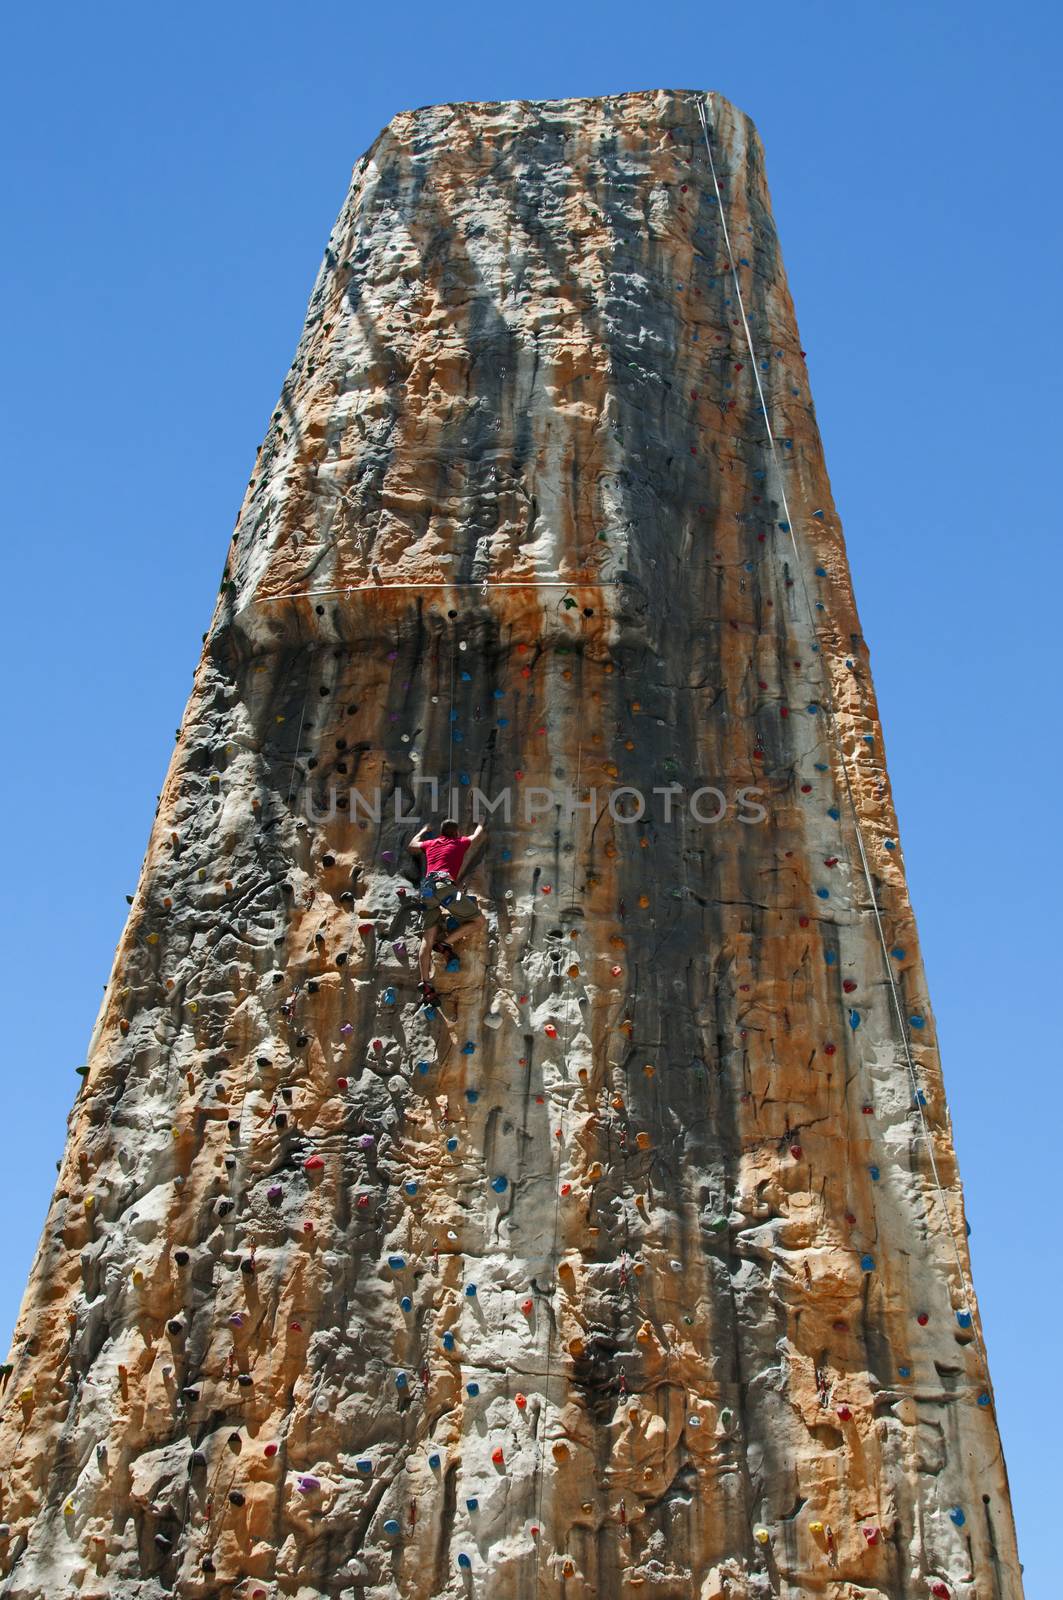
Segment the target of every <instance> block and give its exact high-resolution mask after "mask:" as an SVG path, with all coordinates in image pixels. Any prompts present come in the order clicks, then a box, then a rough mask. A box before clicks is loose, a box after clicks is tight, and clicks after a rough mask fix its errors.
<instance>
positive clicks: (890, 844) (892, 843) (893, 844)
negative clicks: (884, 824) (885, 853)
mask: <svg viewBox="0 0 1063 1600" xmlns="http://www.w3.org/2000/svg"><path fill="white" fill-rule="evenodd" d="M882 843H883V844H884V845H885V847H886V849H887V850H896V848H897V841H896V839H883V841H882Z"/></svg>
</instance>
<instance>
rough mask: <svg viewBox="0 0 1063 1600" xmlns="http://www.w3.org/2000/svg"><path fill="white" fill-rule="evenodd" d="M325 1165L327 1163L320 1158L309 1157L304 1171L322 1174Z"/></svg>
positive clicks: (305, 1162) (304, 1164) (304, 1163)
mask: <svg viewBox="0 0 1063 1600" xmlns="http://www.w3.org/2000/svg"><path fill="white" fill-rule="evenodd" d="M324 1165H325V1163H324V1161H323V1160H322V1159H321V1157H320V1156H307V1158H306V1160H305V1161H304V1162H303V1171H304V1172H320V1171H321V1169H322V1167H323V1166H324Z"/></svg>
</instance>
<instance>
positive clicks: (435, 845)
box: [424, 836, 472, 878]
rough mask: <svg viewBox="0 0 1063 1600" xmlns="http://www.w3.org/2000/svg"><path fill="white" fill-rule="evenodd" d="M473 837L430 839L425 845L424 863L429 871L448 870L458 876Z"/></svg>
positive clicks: (450, 874)
mask: <svg viewBox="0 0 1063 1600" xmlns="http://www.w3.org/2000/svg"><path fill="white" fill-rule="evenodd" d="M471 843H472V840H471V839H466V838H464V837H462V838H458V839H444V838H443V837H442V836H440V837H439V838H438V839H429V840H428V842H427V843H426V844H425V846H424V864H425V868H426V870H427V871H428V872H446V873H448V874H449V876H450V877H452V878H456V877H457V876H458V873H459V871H460V870H461V864H462V862H463V861H464V860H465V857H466V856H467V855H468V853H469V846H470V844H471Z"/></svg>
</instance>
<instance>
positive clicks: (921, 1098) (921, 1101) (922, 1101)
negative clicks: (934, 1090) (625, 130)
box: [915, 1089, 926, 1106]
mask: <svg viewBox="0 0 1063 1600" xmlns="http://www.w3.org/2000/svg"><path fill="white" fill-rule="evenodd" d="M915 1103H916V1105H917V1106H925V1105H926V1095H925V1094H924V1093H923V1091H922V1089H917V1090H916V1091H915Z"/></svg>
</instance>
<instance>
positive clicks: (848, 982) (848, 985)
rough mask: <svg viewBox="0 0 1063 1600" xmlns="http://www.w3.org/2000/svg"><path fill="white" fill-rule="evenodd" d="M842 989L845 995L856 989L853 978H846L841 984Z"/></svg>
mask: <svg viewBox="0 0 1063 1600" xmlns="http://www.w3.org/2000/svg"><path fill="white" fill-rule="evenodd" d="M842 988H843V989H844V990H845V992H846V994H852V992H853V990H854V989H855V988H856V980H855V978H846V979H845V981H844V982H843V983H842Z"/></svg>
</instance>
